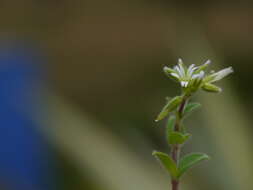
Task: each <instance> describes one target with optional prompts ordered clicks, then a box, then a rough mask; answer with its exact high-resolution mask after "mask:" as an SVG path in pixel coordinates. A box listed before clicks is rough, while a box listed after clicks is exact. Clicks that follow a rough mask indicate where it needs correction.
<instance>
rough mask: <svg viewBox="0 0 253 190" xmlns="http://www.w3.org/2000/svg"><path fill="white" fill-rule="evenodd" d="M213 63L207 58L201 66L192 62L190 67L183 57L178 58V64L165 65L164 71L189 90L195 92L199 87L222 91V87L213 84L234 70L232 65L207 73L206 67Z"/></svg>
mask: <svg viewBox="0 0 253 190" xmlns="http://www.w3.org/2000/svg"><path fill="white" fill-rule="evenodd" d="M210 64H211V61H210V60H207V61H206V62H205V63H204V64H202V65H200V66H195V65H194V64H191V65H190V66H189V67H188V68H187V67H186V66H185V65H184V63H183V61H182V59H178V64H177V65H176V66H174V67H173V68H169V67H167V66H165V67H164V68H163V70H164V72H165V73H166V74H167V75H168V76H169V77H171V78H173V79H174V80H176V81H177V82H179V83H180V85H181V86H182V87H183V88H184V89H187V91H190V92H195V91H196V90H198V89H199V88H202V89H203V90H206V91H213V92H220V91H221V88H219V87H217V86H215V85H214V84H212V83H213V82H216V81H219V80H221V79H223V78H224V77H226V76H227V75H229V74H230V73H232V72H233V69H232V67H228V68H225V69H223V70H221V71H218V72H214V71H211V72H210V74H206V72H205V69H206V68H207V67H208V66H209V65H210Z"/></svg>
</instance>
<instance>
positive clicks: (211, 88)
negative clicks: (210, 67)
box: [202, 83, 222, 93]
mask: <svg viewBox="0 0 253 190" xmlns="http://www.w3.org/2000/svg"><path fill="white" fill-rule="evenodd" d="M202 89H203V90H205V91H207V92H214V93H219V92H221V91H222V89H221V88H220V87H218V86H216V85H214V84H211V83H205V84H204V85H203V86H202Z"/></svg>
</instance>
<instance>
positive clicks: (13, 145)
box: [0, 0, 253, 190]
mask: <svg viewBox="0 0 253 190" xmlns="http://www.w3.org/2000/svg"><path fill="white" fill-rule="evenodd" d="M0 4H1V6H0V88H1V89H0V93H1V94H0V99H1V101H0V103H1V104H0V107H1V108H0V113H1V117H0V122H1V123H0V130H1V131H0V134H1V135H0V137H1V138H0V139H1V140H0V142H1V145H0V152H1V155H0V186H1V189H6V190H12V189H13V190H16V189H18V190H21V189H26V190H27V189H31V190H40V189H42V190H51V189H54V190H55V189H62V190H79V189H80V190H81V189H82V190H84V189H85V190H130V189H131V190H154V189H161V190H162V189H170V181H169V177H168V175H167V173H166V171H164V170H163V169H161V167H160V166H159V164H158V163H157V162H156V160H155V159H154V158H153V157H152V155H151V152H152V151H153V150H159V151H164V152H169V147H168V146H167V144H166V140H165V136H164V131H165V128H164V124H165V123H164V122H160V123H155V122H154V119H155V117H156V115H157V113H158V112H159V111H160V109H161V108H162V106H163V105H164V103H165V97H166V96H174V95H176V94H178V93H179V88H178V86H177V85H176V84H175V83H173V82H172V81H170V80H168V78H166V77H165V76H164V74H163V72H162V68H163V66H165V65H167V66H172V65H174V64H176V63H177V59H178V58H179V57H180V58H182V59H183V60H184V62H185V63H186V64H192V63H194V64H197V65H198V64H202V63H203V62H204V61H206V60H207V59H211V60H212V62H213V65H212V69H221V68H224V67H228V66H232V67H233V68H234V70H235V73H234V74H233V75H231V76H230V77H229V78H226V80H224V81H222V82H220V83H219V84H220V86H222V87H223V89H224V91H223V92H222V93H221V94H218V95H217V94H206V93H202V92H200V93H199V94H197V95H196V96H195V97H194V101H199V102H201V103H202V105H203V107H202V109H201V110H199V111H197V112H196V113H195V114H194V115H193V116H192V117H191V119H188V120H187V121H186V123H187V127H188V130H189V131H190V132H191V133H192V134H193V138H192V139H191V141H190V142H189V143H187V145H186V146H185V148H184V150H183V153H184V154H186V153H189V152H192V151H194V152H205V153H207V154H209V155H210V156H211V157H212V159H211V160H210V161H209V162H207V163H202V164H201V165H199V166H198V167H196V168H195V169H193V170H191V171H190V172H189V173H188V174H187V175H185V176H184V179H183V184H182V187H183V189H187V190H196V189H205V190H213V189H215V190H224V189H229V190H238V189H240V190H251V189H253V180H252V179H253V164H252V161H253V151H252V144H253V138H252V135H253V129H252V121H253V120H252V113H253V110H252V107H253V98H252V96H253V90H252V89H253V86H252V82H253V77H252V72H253V66H252V62H253V35H252V33H253V24H252V20H253V7H252V6H251V4H250V3H248V1H240V2H232V1H225V0H224V1H223V0H222V1H208V0H206V1H197V0H196V1H184V0H181V1H175V0H174V1H173V0H172V1H169V0H167V1H165V0H156V1H154V0H139V1H136V0H135V1H134V0H128V1H124V0H117V1H116V0H109V1H102V0H22V1H20V0H12V1H9V0H2V1H1V3H0Z"/></svg>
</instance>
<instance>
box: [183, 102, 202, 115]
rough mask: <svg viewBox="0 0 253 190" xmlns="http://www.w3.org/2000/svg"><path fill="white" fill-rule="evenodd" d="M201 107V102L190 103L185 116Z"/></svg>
mask: <svg viewBox="0 0 253 190" xmlns="http://www.w3.org/2000/svg"><path fill="white" fill-rule="evenodd" d="M200 107H201V104H200V103H189V104H187V105H186V106H185V109H184V114H183V117H187V116H188V115H190V114H191V113H192V112H194V111H195V110H197V109H198V108H200Z"/></svg>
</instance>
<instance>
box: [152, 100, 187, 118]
mask: <svg viewBox="0 0 253 190" xmlns="http://www.w3.org/2000/svg"><path fill="white" fill-rule="evenodd" d="M182 100H183V97H182V96H176V97H175V98H172V99H171V100H170V101H168V103H167V104H166V105H165V106H164V108H163V109H162V111H161V112H160V114H159V115H158V117H157V118H156V121H160V120H162V119H164V118H165V117H166V116H167V115H168V114H169V113H170V112H172V111H174V110H175V109H176V108H177V107H178V106H179V104H180V103H181V102H182Z"/></svg>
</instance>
